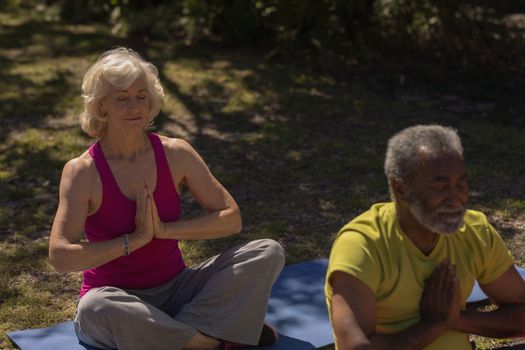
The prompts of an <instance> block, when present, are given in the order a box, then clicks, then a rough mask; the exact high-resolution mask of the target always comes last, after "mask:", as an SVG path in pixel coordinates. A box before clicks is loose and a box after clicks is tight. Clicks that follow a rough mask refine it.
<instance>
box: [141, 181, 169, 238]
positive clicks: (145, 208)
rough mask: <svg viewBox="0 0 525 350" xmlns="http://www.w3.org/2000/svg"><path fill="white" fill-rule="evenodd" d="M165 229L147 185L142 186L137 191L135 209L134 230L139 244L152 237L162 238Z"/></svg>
mask: <svg viewBox="0 0 525 350" xmlns="http://www.w3.org/2000/svg"><path fill="white" fill-rule="evenodd" d="M165 230H166V223H164V222H162V221H161V220H160V217H159V213H158V211H157V206H156V205H155V201H154V200H153V195H152V194H151V192H150V190H149V188H148V186H147V185H146V184H144V187H143V188H142V189H141V190H139V192H138V193H137V211H136V213H135V232H134V233H133V235H134V236H135V237H136V239H137V241H138V242H139V243H140V246H145V245H146V244H148V243H149V242H150V241H151V240H152V239H153V237H156V238H163V233H164V232H165Z"/></svg>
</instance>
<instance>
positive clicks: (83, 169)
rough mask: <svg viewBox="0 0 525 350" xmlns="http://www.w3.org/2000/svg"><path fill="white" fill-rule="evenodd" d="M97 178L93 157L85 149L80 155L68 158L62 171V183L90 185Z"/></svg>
mask: <svg viewBox="0 0 525 350" xmlns="http://www.w3.org/2000/svg"><path fill="white" fill-rule="evenodd" d="M97 178H98V173H97V169H96V166H95V162H94V161H93V158H91V156H90V155H89V153H88V152H87V151H86V152H84V153H83V154H81V155H80V156H78V157H76V158H73V159H71V160H69V161H68V162H67V163H66V164H65V165H64V170H63V171H62V185H65V186H67V185H82V186H86V185H90V184H91V183H92V182H93V181H96V180H97Z"/></svg>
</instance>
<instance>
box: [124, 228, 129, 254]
mask: <svg viewBox="0 0 525 350" xmlns="http://www.w3.org/2000/svg"><path fill="white" fill-rule="evenodd" d="M128 243H129V242H128V234H127V233H126V234H125V235H124V256H128V255H129V246H128Z"/></svg>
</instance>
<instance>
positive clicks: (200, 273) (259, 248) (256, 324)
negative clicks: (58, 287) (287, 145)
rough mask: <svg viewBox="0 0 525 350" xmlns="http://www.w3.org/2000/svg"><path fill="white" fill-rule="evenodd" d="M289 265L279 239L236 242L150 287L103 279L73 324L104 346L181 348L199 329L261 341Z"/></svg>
mask: <svg viewBox="0 0 525 350" xmlns="http://www.w3.org/2000/svg"><path fill="white" fill-rule="evenodd" d="M283 265H284V251H283V249H282V247H281V246H280V245H279V243H277V242H275V241H273V240H270V239H261V240H256V241H252V242H248V243H245V244H241V245H238V246H235V247H233V248H231V249H229V250H227V251H226V252H224V253H222V254H220V255H217V256H214V257H212V258H210V259H208V260H207V261H205V262H203V263H201V264H199V265H196V266H192V267H189V268H187V269H185V270H184V271H183V272H181V273H180V274H179V275H177V276H176V277H175V278H174V279H172V280H171V281H169V282H168V283H166V284H164V285H161V286H159V287H156V288H150V289H119V288H115V287H100V288H95V289H92V290H90V291H89V292H88V293H86V294H85V295H84V296H83V297H82V298H81V299H80V301H79V303H78V305H77V313H76V315H75V320H74V323H75V329H76V332H77V335H78V337H79V339H80V340H82V341H83V342H84V343H86V344H89V345H92V346H95V347H99V348H103V349H107V348H110V349H114V348H118V349H126V350H134V349H140V350H143V349H158V350H162V349H170V350H173V349H182V348H183V347H184V345H186V344H187V343H188V342H189V341H190V340H191V338H192V337H193V336H194V335H195V333H196V332H197V331H199V332H201V333H203V334H206V335H209V336H212V337H214V338H218V339H222V340H227V341H230V342H235V343H240V344H246V345H256V344H257V342H258V340H259V336H260V333H261V330H262V325H263V322H264V317H265V314H266V306H267V303H268V298H269V295H270V290H271V288H272V285H273V283H274V282H275V280H276V279H277V276H278V275H279V273H280V271H281V269H282V267H283Z"/></svg>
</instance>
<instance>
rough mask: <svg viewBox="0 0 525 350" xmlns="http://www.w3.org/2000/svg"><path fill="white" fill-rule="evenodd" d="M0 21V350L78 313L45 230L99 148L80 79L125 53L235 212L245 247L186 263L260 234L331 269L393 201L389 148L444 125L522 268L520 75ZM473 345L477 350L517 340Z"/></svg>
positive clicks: (524, 204)
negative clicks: (147, 70)
mask: <svg viewBox="0 0 525 350" xmlns="http://www.w3.org/2000/svg"><path fill="white" fill-rule="evenodd" d="M0 23H1V24H0V48H1V49H0V76H1V79H0V122H1V124H0V194H1V196H0V349H12V348H13V345H12V344H11V343H10V342H9V340H8V339H7V338H6V336H5V332H8V331H13V330H16V329H25V328H35V327H45V326H50V325H52V324H54V323H57V322H61V321H65V320H67V319H71V318H72V317H73V314H74V305H75V300H76V298H77V296H78V289H79V286H80V281H81V276H80V274H79V273H70V274H58V273H56V272H55V271H54V270H53V268H52V267H51V266H50V264H49V262H48V258H47V251H48V243H49V233H50V227H51V223H52V220H53V216H54V214H55V210H56V207H57V200H58V186H59V181H60V174H61V170H62V168H63V165H64V164H65V162H66V161H67V160H69V159H71V158H73V157H76V156H78V155H79V154H80V153H82V152H83V150H85V149H86V148H87V147H88V146H89V145H90V144H91V143H92V142H93V141H94V140H93V139H91V138H89V137H88V136H86V135H85V134H84V133H83V132H82V131H81V129H80V127H79V124H78V114H79V112H80V110H81V97H80V85H81V82H82V76H83V74H84V72H85V71H86V69H87V68H88V67H89V66H90V64H92V63H93V62H94V61H95V60H96V58H97V57H98V55H99V54H100V53H101V52H103V51H105V50H107V49H109V48H111V47H113V46H118V45H124V46H130V47H133V48H135V49H136V50H137V51H139V52H141V53H142V54H143V55H144V56H146V57H147V58H148V59H149V60H151V61H152V62H154V63H155V64H156V65H157V66H158V68H159V71H160V75H161V80H162V83H163V85H164V89H165V92H166V95H167V100H166V103H165V104H164V107H163V109H162V112H161V114H160V116H159V117H158V118H157V120H156V121H155V123H154V125H153V126H152V129H153V130H154V131H156V132H158V133H160V134H163V135H168V136H172V137H181V138H184V139H186V140H188V141H189V142H190V143H191V144H192V145H193V146H194V147H195V148H196V149H197V150H198V151H199V152H200V153H201V155H202V156H203V158H204V159H205V160H206V162H207V163H208V165H209V167H210V168H211V170H212V172H213V173H214V174H215V176H216V177H217V178H218V179H219V181H220V182H222V183H223V184H224V185H225V187H226V188H228V189H229V191H230V192H231V193H232V194H233V196H234V197H235V198H236V200H237V202H238V203H239V205H240V207H241V211H242V214H243V220H244V228H243V232H242V233H241V234H240V235H237V236H235V237H232V238H228V239H221V240H216V241H202V242H182V249H183V252H184V255H185V258H186V260H187V262H188V263H196V262H199V261H201V260H203V259H204V258H205V257H208V256H211V255H213V254H216V253H218V252H220V251H221V250H223V249H224V248H225V247H227V246H230V245H232V244H234V243H236V242H243V241H247V240H251V239H256V238H273V239H275V240H277V241H279V242H280V243H281V245H282V246H283V247H284V249H285V251H286V258H287V264H292V263H297V262H301V261H305V260H309V259H316V258H326V257H327V256H328V254H329V251H330V247H331V244H332V241H333V239H334V237H335V234H336V233H337V231H338V229H339V228H340V227H341V226H342V225H343V224H345V223H346V222H348V221H349V220H351V219H352V218H353V217H355V216H356V215H357V214H358V213H360V212H362V211H364V210H366V209H367V208H368V207H369V206H370V205H371V204H373V203H375V202H381V201H388V200H389V197H388V189H387V183H386V181H385V178H384V175H383V170H382V166H383V158H384V151H385V147H386V141H387V140H388V138H389V137H390V136H391V135H392V134H393V133H394V132H396V131H398V130H400V129H402V128H404V127H406V126H409V125H413V124H420V123H422V124H429V123H438V124H444V125H449V126H452V127H454V128H456V129H457V130H458V131H459V133H460V135H461V137H462V140H463V143H464V148H465V157H466V161H467V166H468V169H469V178H470V187H471V199H470V207H471V208H473V209H477V210H482V211H484V212H485V213H487V215H488V216H489V218H490V221H491V222H492V223H493V224H494V226H495V227H496V228H497V229H498V230H499V232H500V233H501V235H502V236H503V238H504V240H505V242H506V243H507V245H508V246H509V248H510V250H511V251H512V253H513V254H514V256H515V258H516V261H517V263H518V264H521V265H523V264H525V249H524V247H523V245H524V242H525V240H524V238H525V237H524V235H525V230H524V228H525V199H524V196H523V194H524V190H525V162H524V161H523V160H524V159H525V137H524V126H525V122H524V119H523V118H524V117H523V116H524V112H525V102H524V100H523V92H524V89H523V87H524V84H523V78H521V77H520V76H517V75H516V76H514V75H512V74H508V72H505V71H504V70H502V71H501V72H500V71H498V70H496V69H493V67H485V68H484V69H470V68H469V69H467V68H465V69H463V68H462V66H461V64H459V65H455V66H450V67H448V66H439V64H438V65H436V64H435V63H433V64H430V63H426V62H417V63H416V64H407V65H395V66H394V65H392V66H388V65H379V64H378V65H374V64H357V63H356V62H354V61H352V60H351V59H348V60H344V59H342V60H324V59H323V58H322V57H319V55H313V56H308V57H302V56H301V55H299V54H298V55H293V54H290V55H284V54H277V55H274V54H271V55H268V52H267V51H265V50H264V49H261V48H252V49H247V48H242V47H236V46H233V45H232V46H226V45H222V46H221V45H212V44H209V45H194V46H185V45H177V44H169V45H168V44H166V43H164V42H161V41H150V42H143V41H141V40H138V39H136V38H135V39H134V38H125V37H122V36H117V35H114V34H112V33H111V31H110V29H109V28H108V27H105V26H103V25H70V24H65V23H60V22H53V21H46V20H45V18H39V17H35V16H32V15H29V14H26V15H22V14H18V15H17V16H12V15H10V14H1V13H0ZM498 69H501V67H498ZM183 200H184V208H185V209H184V212H185V214H184V215H185V216H186V217H188V216H192V215H198V213H199V208H198V206H197V205H196V204H195V203H194V202H193V201H192V199H191V198H190V197H189V196H188V195H184V198H183ZM475 341H476V342H477V344H478V346H479V347H480V348H485V349H486V348H491V347H494V346H501V345H504V344H515V343H516V342H515V341H510V340H500V341H494V340H488V339H483V338H479V337H477V338H475Z"/></svg>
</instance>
